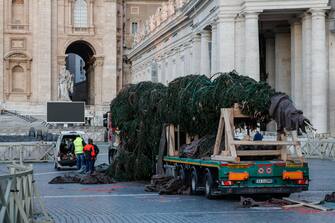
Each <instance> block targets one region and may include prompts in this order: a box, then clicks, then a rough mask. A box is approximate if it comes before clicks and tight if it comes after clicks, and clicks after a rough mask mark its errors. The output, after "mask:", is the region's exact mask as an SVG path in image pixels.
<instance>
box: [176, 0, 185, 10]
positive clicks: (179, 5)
mask: <svg viewBox="0 0 335 223" xmlns="http://www.w3.org/2000/svg"><path fill="white" fill-rule="evenodd" d="M184 5H185V0H176V8H177V9H180V8H182V7H183V6H184Z"/></svg>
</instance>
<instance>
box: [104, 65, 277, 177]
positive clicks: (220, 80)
mask: <svg viewBox="0 0 335 223" xmlns="http://www.w3.org/2000/svg"><path fill="white" fill-rule="evenodd" d="M214 77H215V79H214V80H211V79H209V78H207V77H206V76H204V75H188V76H185V77H179V78H177V79H175V80H173V81H172V82H170V83H169V86H168V87H165V86H164V85H162V84H157V83H152V82H141V83H139V84H136V85H130V86H129V87H127V88H125V89H123V90H122V91H121V92H120V93H119V94H118V96H117V97H116V98H115V99H114V100H113V101H112V103H111V112H112V119H113V120H112V121H113V125H114V126H115V127H118V128H119V129H120V130H121V136H122V141H123V150H122V152H121V153H120V155H119V157H118V158H117V159H116V161H115V163H114V164H113V166H112V167H111V170H110V173H111V174H112V175H113V176H114V177H116V178H122V179H129V180H142V179H149V178H150V176H151V174H152V169H153V167H154V165H155V157H156V155H157V154H158V147H159V141H160V136H161V132H162V126H163V124H164V123H171V124H175V125H180V127H181V128H182V129H183V130H184V131H186V132H188V133H189V134H191V135H199V136H200V137H202V136H205V135H208V134H215V132H216V129H217V126H218V120H219V116H220V108H227V107H232V106H233V105H234V103H238V104H239V105H240V107H241V109H242V112H243V113H244V114H246V115H251V116H253V117H254V118H255V119H256V120H258V121H261V122H263V121H266V120H268V119H269V114H268V109H269V106H270V102H271V97H272V96H273V95H274V94H275V93H276V92H275V91H274V90H273V89H271V87H270V86H269V85H268V84H266V83H265V82H256V81H255V80H253V79H251V78H249V77H245V76H240V75H238V74H237V73H236V72H234V71H233V72H230V73H218V74H216V75H215V76H214Z"/></svg>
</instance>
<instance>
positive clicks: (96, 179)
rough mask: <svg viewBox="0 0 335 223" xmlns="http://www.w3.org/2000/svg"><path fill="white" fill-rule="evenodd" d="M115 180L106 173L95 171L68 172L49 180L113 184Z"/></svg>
mask: <svg viewBox="0 0 335 223" xmlns="http://www.w3.org/2000/svg"><path fill="white" fill-rule="evenodd" d="M112 183H115V180H114V179H113V178H112V177H110V176H108V175H106V174H105V173H98V172H97V173H94V174H90V175H86V174H79V173H68V174H64V176H58V177H55V178H53V179H52V180H51V181H49V184H112Z"/></svg>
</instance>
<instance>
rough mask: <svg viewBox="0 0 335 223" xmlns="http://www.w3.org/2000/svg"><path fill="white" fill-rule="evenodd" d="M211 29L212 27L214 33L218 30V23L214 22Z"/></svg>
mask: <svg viewBox="0 0 335 223" xmlns="http://www.w3.org/2000/svg"><path fill="white" fill-rule="evenodd" d="M211 27H212V31H213V30H217V28H218V23H217V21H216V20H215V21H213V22H212V23H211Z"/></svg>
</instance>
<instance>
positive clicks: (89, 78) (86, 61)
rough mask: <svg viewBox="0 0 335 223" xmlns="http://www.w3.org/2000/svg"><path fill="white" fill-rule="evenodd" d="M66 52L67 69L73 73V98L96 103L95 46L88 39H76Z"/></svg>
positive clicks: (73, 99)
mask: <svg viewBox="0 0 335 223" xmlns="http://www.w3.org/2000/svg"><path fill="white" fill-rule="evenodd" d="M65 54H66V55H67V56H66V59H65V64H66V69H67V70H69V71H70V73H71V74H72V75H73V93H72V94H71V95H70V98H71V100H72V101H85V102H86V104H87V105H94V104H95V100H94V99H95V98H94V95H95V94H94V66H93V64H94V55H95V50H94V48H93V47H92V45H91V44H89V43H88V42H86V41H82V40H80V41H75V42H73V43H71V44H70V45H69V46H68V47H67V49H66V51H65Z"/></svg>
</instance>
